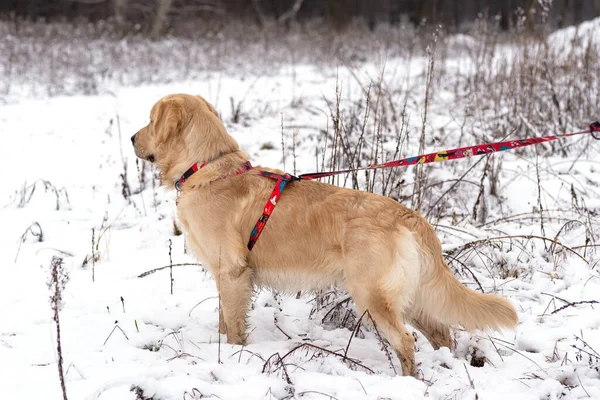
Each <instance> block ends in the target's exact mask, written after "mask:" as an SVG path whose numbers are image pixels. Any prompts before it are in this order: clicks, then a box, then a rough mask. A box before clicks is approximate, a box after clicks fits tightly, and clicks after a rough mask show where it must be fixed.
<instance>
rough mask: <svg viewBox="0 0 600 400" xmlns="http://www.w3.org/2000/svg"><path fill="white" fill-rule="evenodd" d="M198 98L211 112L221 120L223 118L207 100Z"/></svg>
mask: <svg viewBox="0 0 600 400" xmlns="http://www.w3.org/2000/svg"><path fill="white" fill-rule="evenodd" d="M196 97H198V98H199V99H200V100H202V102H203V103H204V104H206V107H207V108H208V111H210V112H211V113H213V114H215V115H216V116H217V118H221V117H220V116H219V113H218V112H217V110H216V109H215V107H213V105H212V104H210V103H209V102H208V101H206V100H205V99H204V97H202V96H196Z"/></svg>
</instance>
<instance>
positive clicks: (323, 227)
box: [131, 94, 518, 376]
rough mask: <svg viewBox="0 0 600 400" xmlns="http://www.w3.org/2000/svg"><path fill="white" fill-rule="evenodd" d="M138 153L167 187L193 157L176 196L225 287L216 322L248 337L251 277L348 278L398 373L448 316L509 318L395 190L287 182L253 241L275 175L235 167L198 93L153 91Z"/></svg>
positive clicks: (292, 284) (321, 281) (476, 322)
mask: <svg viewBox="0 0 600 400" xmlns="http://www.w3.org/2000/svg"><path fill="white" fill-rule="evenodd" d="M131 140H132V142H133V144H134V149H135V154H136V155H137V156H138V157H140V158H142V159H145V160H148V161H151V162H153V163H155V164H156V165H157V167H158V168H159V169H160V173H161V181H162V184H164V185H165V186H166V187H167V188H174V187H175V184H176V183H177V182H178V180H180V178H181V177H182V175H183V174H184V173H185V172H186V171H187V170H188V169H189V168H190V166H192V165H194V164H196V163H199V164H198V165H200V164H204V165H202V166H201V167H200V168H199V169H198V170H197V171H196V172H195V173H193V174H191V175H190V176H188V177H186V179H185V182H184V183H183V184H182V185H181V186H180V187H179V188H178V189H179V190H180V193H179V198H178V201H177V212H178V216H179V219H180V220H181V223H182V225H183V227H184V231H185V232H186V233H187V243H188V246H189V248H190V249H191V250H192V251H193V253H194V254H195V256H196V257H197V258H198V259H199V260H200V261H201V262H202V263H203V265H204V266H205V267H206V268H207V269H208V271H210V273H211V274H212V275H213V276H214V278H215V282H216V285H217V289H218V291H219V294H220V299H221V300H220V301H221V315H220V316H219V332H220V333H224V334H227V342H228V343H234V344H244V343H245V341H246V314H247V312H248V308H249V306H250V301H251V296H252V293H253V290H254V288H255V287H270V288H274V289H276V290H279V291H284V292H288V293H293V292H296V291H299V290H314V289H321V288H327V287H329V286H330V285H332V284H336V285H340V286H342V287H344V288H345V289H346V290H348V292H349V293H350V295H351V296H352V298H353V300H354V302H355V304H356V307H357V308H358V309H359V310H360V311H361V312H363V311H365V310H368V311H369V313H370V315H371V316H372V318H373V319H374V321H375V322H376V324H377V327H378V329H379V330H380V331H381V332H382V333H383V335H384V336H385V337H386V339H387V340H388V341H389V342H390V344H391V345H392V347H393V348H394V350H395V352H396V354H397V355H398V358H399V359H400V362H401V365H402V372H403V374H404V375H413V376H414V374H415V371H416V368H415V358H414V357H415V356H414V337H413V335H412V334H411V333H410V332H409V331H408V330H407V329H406V327H405V326H404V324H405V323H409V324H411V325H412V326H414V327H415V328H416V329H417V330H419V331H420V332H422V333H423V334H424V335H425V337H427V339H428V340H429V342H430V343H431V344H432V346H433V347H434V348H436V349H437V348H439V347H441V346H448V347H450V346H451V345H452V343H453V339H452V336H451V334H450V329H449V326H452V325H462V326H463V327H464V328H465V329H466V330H487V329H494V330H498V329H501V328H514V327H515V325H516V324H517V322H518V320H517V314H516V312H515V310H514V308H513V307H512V305H511V304H510V303H509V302H508V301H507V300H505V299H503V298H501V297H498V296H494V295H491V294H481V293H477V292H474V291H472V290H470V289H468V288H466V287H465V286H463V285H462V284H461V283H460V282H458V281H457V280H456V278H455V277H454V275H453V274H452V272H451V271H450V268H449V267H448V265H447V264H446V262H445V261H444V258H443V256H442V248H441V245H440V241H439V239H438V238H437V236H436V234H435V232H434V230H433V228H432V227H431V225H430V224H429V223H428V222H427V221H426V220H425V219H424V218H423V217H422V216H421V215H420V214H419V213H417V212H415V211H412V210H410V209H408V208H406V207H405V206H403V205H402V204H400V203H398V202H397V201H395V200H393V199H390V198H388V197H383V196H379V195H376V194H372V193H366V192H362V191H357V190H351V189H346V188H341V187H337V186H333V185H329V184H325V183H320V182H316V181H309V180H300V181H293V182H290V183H288V184H287V186H286V187H285V190H284V191H283V192H282V195H281V198H280V200H279V201H278V202H277V207H276V208H275V209H274V211H273V214H272V216H271V218H270V219H268V223H267V224H266V226H265V228H264V231H263V232H262V235H261V236H260V238H259V239H258V241H257V242H256V245H255V246H254V248H253V249H252V250H251V251H250V250H248V247H247V244H248V240H249V237H250V235H251V232H252V230H253V228H254V226H255V224H256V223H257V220H258V219H259V218H260V217H261V215H262V213H263V209H264V207H265V202H267V200H269V198H270V196H271V193H272V191H273V188H274V186H275V184H276V181H275V180H273V179H269V178H267V177H265V176H263V175H261V171H268V172H273V173H278V174H282V173H283V172H282V171H279V170H275V169H269V168H263V167H255V168H253V169H250V170H248V171H243V170H241V168H242V167H243V166H244V165H245V163H246V162H247V161H248V156H247V155H246V154H245V153H244V152H243V151H241V150H240V148H239V146H238V143H237V142H236V141H235V139H234V138H233V137H232V136H230V135H229V134H228V133H227V131H226V129H225V127H224V126H223V123H222V122H221V120H220V118H219V116H218V114H217V112H216V111H215V109H214V107H213V106H212V105H210V104H209V103H208V102H207V101H206V100H204V99H203V98H202V97H199V96H191V95H185V94H174V95H169V96H166V97H164V98H162V99H160V100H159V101H158V102H157V103H156V104H155V105H154V106H153V107H152V110H151V112H150V123H149V124H148V125H147V126H145V127H144V128H142V129H141V130H140V131H138V132H137V133H136V134H135V135H133V137H132V138H131Z"/></svg>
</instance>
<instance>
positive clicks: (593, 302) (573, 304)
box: [550, 300, 600, 314]
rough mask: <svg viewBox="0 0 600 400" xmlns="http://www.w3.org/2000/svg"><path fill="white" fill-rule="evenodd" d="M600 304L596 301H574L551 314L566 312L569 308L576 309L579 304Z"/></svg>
mask: <svg viewBox="0 0 600 400" xmlns="http://www.w3.org/2000/svg"><path fill="white" fill-rule="evenodd" d="M598 303H600V302H598V301H596V300H582V301H574V302H572V303H569V304H565V305H564V306H562V307H560V308H557V309H556V310H554V311H552V312H551V313H550V314H556V313H557V312H559V311H562V310H564V309H565V308H569V307H574V306H576V305H578V304H598Z"/></svg>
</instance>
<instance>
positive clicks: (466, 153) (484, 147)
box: [175, 121, 600, 251]
mask: <svg viewBox="0 0 600 400" xmlns="http://www.w3.org/2000/svg"><path fill="white" fill-rule="evenodd" d="M584 133H590V134H591V135H592V137H593V138H594V139H596V140H600V134H598V136H596V133H600V121H596V122H594V123H592V124H590V127H589V129H587V130H585V131H579V132H573V133H565V134H562V135H556V136H545V137H541V138H528V139H519V140H510V141H507V142H496V143H488V144H480V145H477V146H467V147H461V148H458V149H452V150H446V151H439V152H437V153H430V154H424V155H420V156H416V157H409V158H403V159H401V160H394V161H388V162H386V163H383V164H375V165H371V166H368V167H363V168H355V169H344V170H340V171H331V172H316V173H312V174H302V175H300V176H293V175H290V174H283V175H280V174H276V173H273V172H267V171H259V174H260V175H261V176H264V177H265V178H269V179H273V180H275V181H276V183H275V188H274V189H273V191H272V192H271V195H270V196H269V199H268V200H267V203H266V204H265V207H264V208H263V213H262V215H261V216H260V218H259V219H258V221H257V222H256V224H255V225H254V228H253V229H252V232H251V233H250V240H249V241H248V245H247V247H248V250H249V251H250V250H252V248H253V247H254V245H255V244H256V241H257V240H258V238H259V237H260V234H261V233H262V231H263V229H264V228H265V226H266V225H267V221H268V220H269V217H270V216H271V214H272V213H273V211H274V210H275V206H276V205H277V202H278V201H279V198H280V197H281V194H282V192H283V189H284V188H285V185H286V184H287V183H288V182H293V181H298V180H303V179H304V180H312V179H318V178H323V177H326V176H333V175H339V174H343V173H347V172H353V171H364V170H368V169H377V168H389V167H400V166H406V165H415V164H427V163H432V162H439V161H447V160H456V159H458V158H465V157H472V156H479V155H483V154H489V153H497V152H499V151H505V150H510V149H515V148H517V147H525V146H531V145H534V144H538V143H544V142H550V141H553V140H557V139H560V138H564V137H568V136H575V135H581V134H584ZM205 165H206V163H203V164H199V163H196V164H194V165H192V166H191V167H190V168H189V169H188V170H187V171H185V172H184V173H183V175H182V176H181V178H179V180H177V182H175V188H176V189H177V190H178V191H181V186H182V185H183V184H184V183H185V181H186V180H187V179H189V178H190V176H192V175H193V174H194V173H195V172H197V171H198V170H199V169H202V167H204V166H205ZM251 169H254V168H253V167H252V164H250V161H247V162H246V163H244V165H242V166H241V167H240V169H239V170H237V171H235V172H234V173H233V174H231V175H238V174H243V173H244V172H246V171H250V170H251ZM227 176H229V175H226V176H223V177H221V178H220V179H225V178H227Z"/></svg>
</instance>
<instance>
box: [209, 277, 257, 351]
mask: <svg viewBox="0 0 600 400" xmlns="http://www.w3.org/2000/svg"><path fill="white" fill-rule="evenodd" d="M217 285H218V289H219V296H220V298H221V299H220V300H221V311H220V314H221V315H220V318H219V319H220V321H219V332H221V333H222V330H223V331H226V333H227V343H231V344H244V343H245V342H246V314H247V313H248V307H249V305H250V296H251V294H252V274H251V271H250V269H249V268H247V267H240V268H239V269H237V270H235V271H230V272H224V273H222V274H219V275H218V276H217Z"/></svg>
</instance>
